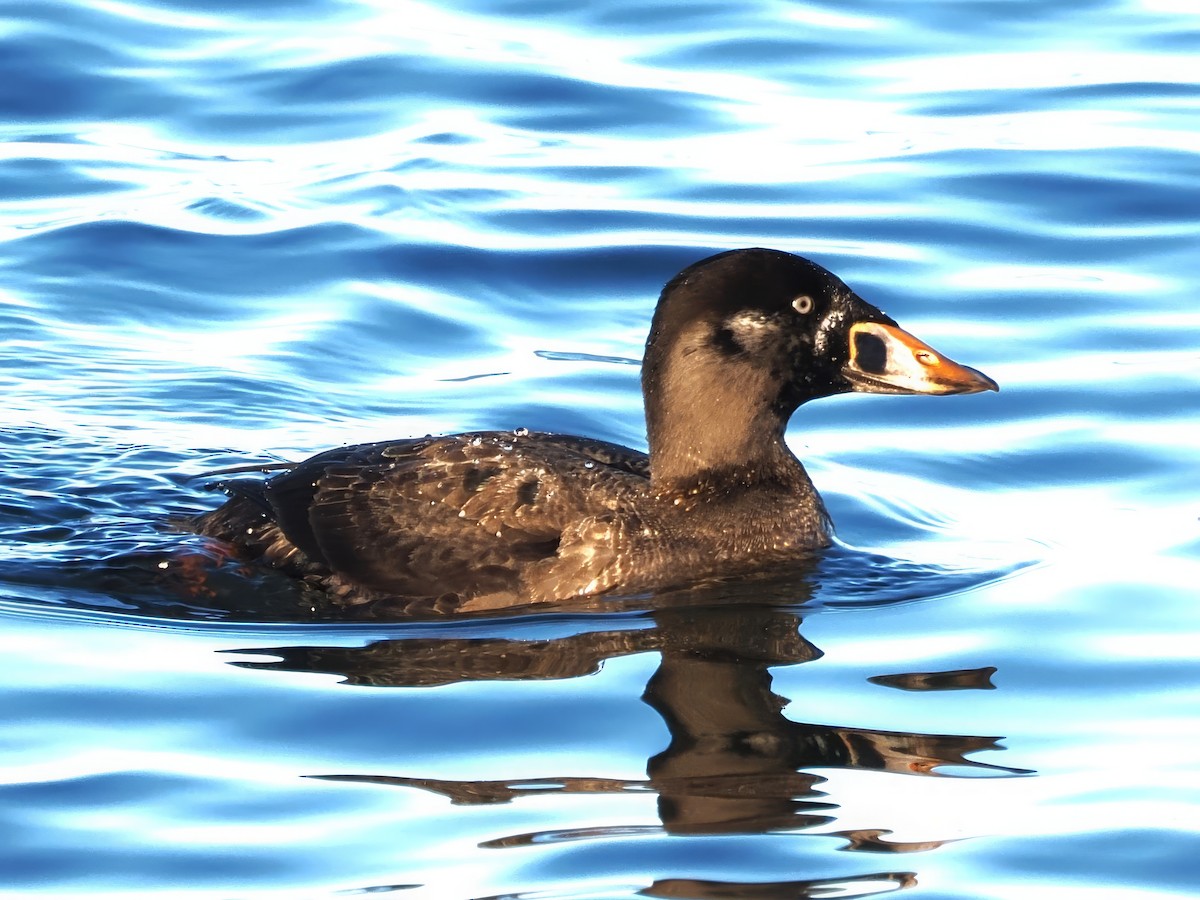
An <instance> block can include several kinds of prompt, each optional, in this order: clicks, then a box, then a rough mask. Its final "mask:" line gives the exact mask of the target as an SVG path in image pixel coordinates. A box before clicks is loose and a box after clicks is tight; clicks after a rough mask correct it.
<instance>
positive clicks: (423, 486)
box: [198, 432, 649, 602]
mask: <svg viewBox="0 0 1200 900" xmlns="http://www.w3.org/2000/svg"><path fill="white" fill-rule="evenodd" d="M648 471H649V466H648V460H647V458H646V456H645V454H642V453H638V452H637V451H634V450H629V449H627V448H624V447H619V446H617V445H614V444H609V443H606V442H603V441H591V440H587V439H582V438H571V437H566V436H560V435H548V434H513V433H509V432H503V433H496V432H490V433H481V434H467V435H456V436H453V437H443V438H423V439H416V440H405V441H394V442H383V443H376V444H364V445H358V446H354V447H345V448H340V449H337V450H331V451H328V452H326V453H322V454H319V455H318V456H314V457H312V458H311V459H309V460H306V461H304V462H302V463H299V464H298V465H296V466H295V467H294V468H293V469H291V470H290V471H288V472H286V473H283V474H281V475H276V476H275V477H273V478H271V479H270V480H269V481H266V482H247V480H244V479H235V480H231V481H229V482H225V483H223V484H222V485H221V487H222V488H223V489H225V490H227V491H228V492H230V493H231V494H233V495H234V497H235V500H234V501H231V504H233V503H234V502H235V501H236V503H237V505H238V506H240V507H242V508H243V509H244V510H245V512H246V513H247V515H246V516H244V517H243V518H249V519H251V520H255V519H256V520H257V521H258V522H260V523H261V525H260V528H259V530H260V534H258V535H257V536H255V535H253V534H252V532H253V531H254V527H253V521H251V523H250V525H248V526H246V527H244V528H243V527H242V521H241V520H238V521H236V522H233V521H228V520H229V519H230V517H229V516H228V514H227V515H226V519H227V521H226V522H223V523H219V524H218V522H217V521H216V519H217V517H218V516H219V515H220V514H221V513H222V510H218V511H215V512H214V513H210V514H209V517H211V518H210V521H209V522H208V523H203V522H202V523H201V524H202V527H200V528H199V529H198V530H200V531H202V532H203V533H205V534H215V536H218V537H226V539H227V540H233V542H234V543H238V544H240V545H241V546H242V547H243V548H244V549H247V550H249V551H250V552H251V553H255V554H259V555H262V556H264V557H266V558H267V559H268V561H270V562H273V563H274V564H276V565H280V566H282V567H284V568H289V569H295V570H297V573H298V574H304V575H311V574H312V572H313V568H314V567H316V568H318V569H323V570H325V571H326V572H328V573H329V574H330V576H331V578H330V582H329V585H328V586H330V587H332V588H336V589H339V590H340V591H341V592H342V593H343V594H353V593H365V594H370V595H380V594H383V595H391V596H399V597H440V596H445V595H449V594H455V595H458V596H460V597H461V598H463V599H466V598H472V597H494V598H504V597H508V596H510V595H511V596H512V597H513V598H516V596H517V595H518V594H519V593H520V587H521V580H522V576H523V574H524V573H525V572H526V571H527V569H528V568H529V567H531V566H533V565H535V564H537V563H539V562H545V561H549V560H552V559H554V558H555V557H556V554H557V553H558V550H559V547H560V545H562V544H563V542H564V541H568V542H571V543H574V542H576V540H577V537H576V536H577V534H578V531H579V528H580V525H581V523H583V522H586V521H589V520H590V519H593V518H594V517H596V516H597V515H599V516H601V517H604V516H607V515H608V514H609V513H610V512H611V511H612V510H613V509H615V508H617V507H619V506H621V505H622V503H623V501H625V500H626V499H628V498H629V497H631V496H634V495H636V494H637V493H638V492H640V491H643V490H644V489H645V486H646V484H647V478H648ZM229 505H230V504H227V506H229ZM223 509H224V508H223ZM203 519H204V517H202V520H203ZM205 524H207V527H204V526H205ZM221 530H225V531H229V532H233V533H232V534H230V535H223V534H220V533H217V532H218V531H221ZM237 532H241V533H237ZM247 537H249V538H251V539H252V540H253V543H254V546H250V545H249V542H248V541H247V539H246V538H247ZM499 602H503V601H499ZM514 602H515V601H514Z"/></svg>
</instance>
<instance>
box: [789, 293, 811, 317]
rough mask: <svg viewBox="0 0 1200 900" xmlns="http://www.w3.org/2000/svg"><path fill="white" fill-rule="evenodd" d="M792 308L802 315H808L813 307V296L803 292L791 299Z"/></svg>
mask: <svg viewBox="0 0 1200 900" xmlns="http://www.w3.org/2000/svg"><path fill="white" fill-rule="evenodd" d="M792 309H794V310H796V312H798V313H800V315H802V316H806V315H808V314H809V313H810V312H812V309H813V298H812V297H810V296H808V294H804V295H802V296H800V297H797V298H796V299H795V300H793V301H792Z"/></svg>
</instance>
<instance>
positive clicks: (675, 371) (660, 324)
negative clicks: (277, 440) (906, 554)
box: [190, 249, 996, 612]
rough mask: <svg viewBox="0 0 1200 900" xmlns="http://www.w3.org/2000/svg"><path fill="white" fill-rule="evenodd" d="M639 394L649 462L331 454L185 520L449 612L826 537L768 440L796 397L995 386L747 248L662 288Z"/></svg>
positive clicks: (604, 453) (821, 514)
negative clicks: (194, 517)
mask: <svg viewBox="0 0 1200 900" xmlns="http://www.w3.org/2000/svg"><path fill="white" fill-rule="evenodd" d="M642 389H643V393H644V395H645V403H646V424H647V432H648V440H649V446H650V453H649V455H646V454H643V453H640V452H638V451H635V450H630V449H627V448H625V447H620V446H617V445H614V444H609V443H605V442H603V441H597V440H591V439H587V438H578V437H569V436H563V435H552V434H538V433H534V434H530V433H527V432H524V431H519V432H514V433H510V432H484V433H478V434H464V435H455V436H452V437H442V438H420V439H413V440H400V441H387V442H383V443H376V444H363V445H358V446H351V447H343V448H339V449H337V450H330V451H328V452H325V453H322V454H319V455H317V456H314V457H313V458H311V459H309V460H306V461H304V462H301V463H298V464H294V465H292V464H288V465H286V466H268V467H265V468H286V469H287V471H285V472H283V473H281V474H278V475H275V476H273V477H271V478H268V479H266V480H258V479H240V478H239V479H232V480H227V481H224V482H221V483H220V485H219V486H220V487H221V488H222V489H224V490H225V491H226V492H228V493H229V494H231V495H232V496H231V499H230V500H229V501H228V502H227V503H226V504H225V505H224V506H223V507H221V508H220V509H218V510H216V511H214V512H210V513H207V514H205V515H202V516H199V517H198V518H196V519H195V520H193V521H192V522H191V523H190V527H191V528H193V529H194V530H196V531H198V532H199V533H201V534H204V535H208V536H211V537H215V538H220V539H222V540H224V541H227V542H229V543H231V544H233V545H234V546H235V547H236V548H237V550H238V551H239V552H240V553H241V554H243V555H245V556H248V557H250V558H261V559H262V560H263V561H265V562H267V563H269V564H270V565H272V566H275V567H277V568H279V569H282V570H284V571H285V572H287V573H289V574H291V575H293V576H295V577H299V578H301V579H303V580H304V581H305V582H306V583H308V584H311V585H313V586H315V587H317V588H319V589H322V590H325V591H327V592H328V593H329V595H330V596H331V597H333V598H334V599H335V600H339V601H342V602H345V603H361V602H367V601H371V600H375V599H378V598H395V599H399V600H401V601H403V602H405V603H406V608H408V609H409V611H417V610H421V611H439V612H442V611H444V612H453V611H465V610H473V609H489V608H498V607H506V606H514V605H520V604H525V603H532V602H539V601H548V600H556V599H557V600H561V599H566V598H569V597H580V596H588V595H593V594H600V593H606V592H621V593H631V592H636V591H642V590H649V589H653V588H660V587H664V586H668V585H672V584H677V583H679V582H681V581H689V582H691V581H697V580H702V579H706V578H712V577H718V576H723V575H730V574H736V573H741V572H747V571H751V570H755V569H761V568H766V567H770V566H771V565H778V564H780V563H786V562H788V561H792V560H795V559H797V558H802V557H803V556H805V555H806V554H807V553H809V552H810V551H812V550H813V549H814V548H818V547H823V546H825V545H827V544H828V542H829V537H828V534H829V522H828V518H827V516H826V513H825V508H824V506H823V504H822V503H821V498H820V497H819V496H818V494H817V492H816V490H815V489H814V488H813V486H812V483H811V482H810V481H809V479H808V475H807V474H806V473H805V471H804V467H803V466H802V465H801V464H800V462H799V461H798V460H797V459H796V458H795V456H793V455H792V453H791V451H790V450H789V449H788V447H787V445H786V443H785V442H784V429H785V427H786V425H787V422H788V419H789V417H790V416H791V415H792V413H793V412H794V411H795V410H796V408H797V407H798V406H800V404H802V403H804V402H805V401H807V400H811V399H814V398H817V397H826V396H830V395H833V394H839V393H844V392H847V391H867V392H872V393H885V394H964V393H975V392H978V391H984V390H995V389H996V384H995V382H993V381H992V380H991V379H990V378H988V377H987V376H985V375H983V374H982V373H980V372H977V371H975V370H974V369H970V368H967V367H965V366H961V365H958V364H957V363H955V362H952V361H951V360H949V359H946V358H945V357H942V356H941V355H940V354H938V353H936V352H935V351H934V350H933V349H931V348H930V347H928V346H926V345H925V344H923V343H921V342H920V341H918V340H917V339H916V338H914V337H912V336H911V335H909V334H907V333H906V332H904V331H902V330H901V329H900V328H898V327H897V325H896V323H895V322H894V321H893V320H892V319H890V318H888V317H887V316H886V315H884V314H883V313H882V312H880V311H879V310H878V309H876V308H875V307H874V306H871V305H870V304H868V303H866V302H865V301H863V300H862V299H860V298H859V297H858V296H857V295H856V294H855V293H854V292H853V291H852V290H850V288H848V287H847V286H846V285H845V284H844V283H843V282H842V281H841V280H839V279H838V278H837V277H836V276H834V275H833V274H831V273H830V272H828V271H826V270H825V269H823V268H821V267H820V266H818V265H816V264H815V263H812V262H809V261H808V260H806V259H802V258H800V257H797V256H792V255H791V254H788V253H782V252H779V251H774V250H761V249H755V250H735V251H730V252H728V253H722V254H718V255H717V256H713V257H710V258H708V259H705V260H702V261H701V262H698V263H696V264H695V265H693V266H690V267H689V268H687V269H684V270H683V271H682V272H680V273H679V274H678V275H677V276H676V277H675V278H673V279H672V280H671V281H670V282H669V283H668V284H667V286H666V287H665V288H664V289H663V292H662V296H661V297H660V299H659V302H658V308H657V309H656V311H655V313H654V320H653V323H652V325H651V329H650V337H649V340H648V341H647V343H646V356H645V361H644V365H643V370H642Z"/></svg>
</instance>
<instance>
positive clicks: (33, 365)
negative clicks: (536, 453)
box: [0, 0, 1200, 900]
mask: <svg viewBox="0 0 1200 900" xmlns="http://www.w3.org/2000/svg"><path fill="white" fill-rule="evenodd" d="M4 15H5V19H4V25H3V28H2V29H0V136H2V139H3V143H0V197H2V198H3V203H2V204H0V273H2V277H0V327H2V332H0V333H2V334H3V343H2V344H0V390H2V392H3V397H4V402H3V403H2V404H0V548H2V549H0V684H3V688H2V689H0V690H2V693H0V710H3V722H4V727H3V729H2V730H0V822H2V827H0V833H2V834H3V835H4V839H3V840H2V841H0V893H3V894H4V895H5V896H21V895H29V896H38V897H83V896H86V897H114V898H115V897H122V898H124V897H165V896H183V895H185V894H186V896H189V897H196V898H209V897H211V898H239V900H241V898H245V900H249V898H284V897H286V898H336V897H344V896H355V895H358V894H365V893H371V894H374V893H379V894H385V895H390V894H395V895H397V896H402V897H406V898H413V900H424V898H436V900H445V898H449V900H468V898H500V897H504V898H522V900H535V898H536V900H551V898H553V900H559V898H563V900H592V898H634V897H660V898H691V900H708V898H743V900H794V898H804V897H863V896H874V895H877V894H881V893H887V892H891V891H898V892H900V893H901V894H902V895H903V896H905V897H911V898H914V900H916V898H921V900H933V898H939V900H963V898H1010V897H1022V898H1025V897H1037V898H1040V897H1056V898H1076V897H1078V898H1084V897H1086V898H1089V900H1090V898H1116V897H1120V898H1156V900H1157V898H1184V897H1188V898H1190V897H1194V896H1196V895H1197V894H1198V893H1200V867H1197V864H1196V848H1197V846H1200V844H1198V839H1200V763H1198V761H1197V753H1196V746H1197V739H1198V738H1200V726H1198V724H1197V710H1198V709H1200V705H1198V702H1197V701H1198V700H1200V690H1198V689H1197V684H1198V683H1200V681H1198V675H1200V665H1198V658H1200V654H1198V653H1197V650H1196V648H1197V646H1200V643H1198V642H1200V611H1198V610H1200V607H1198V605H1197V602H1196V600H1197V594H1196V586H1197V584H1200V478H1198V477H1197V474H1196V457H1197V450H1198V449H1200V426H1198V425H1197V421H1198V417H1200V312H1198V309H1200V307H1197V302H1196V285H1197V283H1198V282H1200V253H1197V245H1198V244H1200V202H1198V201H1197V198H1198V196H1200V194H1198V191H1200V128H1198V127H1197V118H1196V114H1197V108H1198V106H1200V66H1198V65H1197V63H1196V60H1197V57H1198V54H1200V7H1197V6H1196V4H1194V3H1193V2H1191V0H1141V2H1135V0H1128V2H1115V0H1112V2H1110V0H1072V2H1048V0H1042V2H1032V0H1028V2H1026V0H1010V2H1006V3H986V2H969V0H959V2H952V0H942V2H929V3H897V2H888V0H856V2H850V3H839V4H825V3H811V2H810V3H805V2H797V3H784V2H746V3H739V4H725V5H712V4H693V5H683V4H679V3H674V2H666V0H657V2H656V0H641V2H638V3H629V2H618V0H597V2H592V3H588V4H583V5H581V4H578V3H565V2H557V0H544V2H524V3H512V2H488V0H478V2H473V3H461V4H445V5H442V6H437V5H433V4H428V3H417V2H404V3H395V4H392V3H384V2H374V3H372V2H365V0H360V2H331V0H324V2H322V0H309V2H307V3H294V2H293V3H277V2H258V3H253V4H246V5H237V4H217V3H211V4H210V3H204V2H200V0H194V2H190V3H188V2H171V0H130V2H124V0H113V2H107V0H106V2H99V3H98V2H94V0H92V2H87V3H83V2H79V0H59V2H56V3H42V4H31V3H15V4H9V5H8V6H7V7H6V9H5V13H4ZM755 245H760V246H769V247H777V248H780V249H785V250H791V251H794V252H799V253H802V254H804V255H807V256H811V257H813V258H815V259H817V260H818V261H819V262H821V263H823V264H824V265H826V266H828V267H829V268H831V269H833V270H834V271H835V272H837V273H838V274H839V275H841V276H842V277H843V278H844V279H845V280H846V281H848V282H849V283H850V284H851V285H853V286H854V287H855V288H856V289H857V290H858V291H859V292H860V293H861V294H862V295H863V296H864V297H866V298H867V299H869V300H871V301H873V302H875V303H877V304H878V305H880V306H882V307H884V308H885V309H887V311H888V312H889V313H890V314H892V315H893V316H895V317H896V318H897V319H898V320H899V321H901V322H902V324H904V325H905V326H906V327H908V328H910V329H911V330H912V331H913V332H915V333H917V334H918V335H920V336H921V337H922V338H923V339H925V340H928V341H929V342H930V343H932V344H933V345H934V346H936V347H938V348H939V349H942V350H944V351H945V352H947V353H949V354H950V355H952V356H954V357H955V358H957V359H960V360H962V361H963V362H966V363H969V364H971V365H973V366H977V367H979V368H980V369H982V370H984V371H985V372H987V373H988V374H989V375H991V376H993V377H994V378H996V380H997V381H999V382H1000V384H1001V385H1002V392H1001V393H1000V394H998V395H991V394H989V395H986V396H976V397H964V398H950V399H944V400H933V399H930V398H900V397H864V396H854V397H842V398H836V399H832V400H827V401H820V402H817V403H814V404H811V405H810V406H808V407H806V408H804V409H803V410H801V412H800V413H799V415H797V417H796V418H795V420H794V422H793V424H792V428H791V430H790V431H789V441H790V443H791V445H792V447H793V448H794V449H795V450H796V452H797V453H798V454H799V455H800V456H801V457H802V458H803V459H804V460H805V462H806V464H807V465H808V467H809V470H810V472H811V474H812V476H813V479H814V481H815V482H816V483H817V485H818V487H819V488H820V489H821V491H822V493H823V495H824V496H825V498H826V501H827V504H828V506H829V508H830V511H831V513H832V514H833V517H834V519H835V521H836V523H837V526H838V534H839V538H840V541H841V544H840V545H839V546H838V547H837V548H835V549H834V550H833V551H831V552H830V553H829V554H828V555H827V557H826V558H825V559H823V560H822V561H821V563H820V565H819V567H818V568H817V569H816V571H814V572H813V573H812V574H811V575H810V576H808V577H807V578H804V579H796V580H793V581H791V582H787V583H783V584H779V583H767V584H764V583H761V582H755V581H750V582H748V583H746V584H740V585H738V584H732V585H728V586H726V587H725V588H723V589H721V590H717V591H713V590H709V591H707V592H688V591H683V592H678V593H676V594H673V595H670V596H667V597H660V598H646V597H641V598H636V597H635V598H627V599H625V600H620V601H616V600H615V601H613V602H612V603H611V605H609V606H605V607H602V608H600V609H591V610H578V609H576V610H571V609H561V610H549V611H543V612H540V613H538V614H528V613H526V614H521V615H510V616H500V617H488V618H476V619H469V620H461V621H440V622H382V621H375V622H338V621H330V620H329V616H328V615H324V614H323V613H322V611H321V610H313V609H311V608H308V607H305V606H303V605H302V604H300V603H299V602H298V601H297V599H296V597H295V595H294V594H293V593H292V592H291V591H290V589H289V587H288V586H287V585H284V584H279V583H277V582H274V581H272V580H271V579H269V578H263V577H260V576H257V575H254V574H251V573H246V572H242V571H238V570H237V568H236V567H235V566H228V567H226V568H225V569H224V570H222V571H221V572H219V573H217V574H216V575H215V576H214V579H213V584H214V585H215V587H214V589H213V591H212V594H211V596H199V597H197V596H195V595H194V593H188V592H186V591H182V590H181V589H180V580H181V579H183V581H184V582H185V583H186V581H187V570H186V566H187V565H188V560H189V559H195V553H196V551H197V549H199V548H198V544H197V539H195V538H192V537H189V536H186V535H180V534H177V533H175V532H173V531H171V530H170V529H169V528H166V527H164V524H163V523H164V520H165V519H166V517H168V516H171V515H178V514H180V513H186V512H195V511H199V510H202V509H206V508H211V507H212V506H213V505H214V504H215V503H216V502H218V498H216V497H214V496H212V495H210V494H207V493H206V492H205V491H204V490H203V482H202V481H201V480H196V479H194V478H193V477H192V476H194V475H196V474H197V473H200V472H203V471H206V470H210V469H213V468H216V467H220V466H228V465H237V464H242V463H247V462H254V461H259V460H263V459H277V458H283V459H287V458H297V457H301V456H303V455H307V454H309V453H312V452H315V451H316V450H319V449H323V448H325V447H329V446H336V445H338V444H340V443H346V442H357V441H366V440H372V439H382V438H387V437H400V436H405V435H421V434H426V433H441V432H454V431H461V430H467V429H473V428H517V427H527V428H531V429H546V430H554V431H567V432H577V433H585V434H590V435H594V436H596V437H599V438H603V439H606V440H612V441H618V442H621V443H627V444H631V445H634V446H639V447H640V446H644V436H643V423H642V419H641V399H640V394H639V388H638V369H637V361H638V360H639V359H640V356H641V345H642V342H643V341H644V337H645V330H646V327H647V323H648V320H649V315H650V312H651V310H652V307H653V303H654V299H655V297H656V295H657V292H658V289H659V288H660V286H661V285H662V283H663V282H664V281H665V280H666V279H667V278H669V277H670V276H671V275H672V274H674V272H675V271H677V270H678V269H679V268H680V267H682V266H683V265H686V264H687V263H690V262H692V261H694V260H697V259H699V258H701V257H702V256H705V255H707V254H709V253H712V252H715V251H717V250H721V249H726V248H732V247H739V246H755ZM218 576H219V577H218Z"/></svg>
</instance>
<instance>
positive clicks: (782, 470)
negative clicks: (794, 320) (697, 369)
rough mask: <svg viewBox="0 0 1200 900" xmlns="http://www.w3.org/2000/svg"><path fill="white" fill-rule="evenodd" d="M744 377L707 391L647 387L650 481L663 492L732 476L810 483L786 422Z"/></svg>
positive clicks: (661, 384) (663, 384) (665, 382)
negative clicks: (788, 439)
mask: <svg viewBox="0 0 1200 900" xmlns="http://www.w3.org/2000/svg"><path fill="white" fill-rule="evenodd" d="M744 382H745V378H740V379H733V380H726V381H717V382H711V381H710V382H708V383H706V385H705V389H704V391H702V392H701V391H695V390H688V389H687V385H680V384H677V383H674V382H673V380H672V379H671V378H670V377H667V378H663V379H661V380H659V381H658V383H657V384H656V385H654V386H653V387H647V389H646V391H645V394H646V430H647V437H648V439H649V443H650V480H651V482H652V484H653V485H654V487H655V488H656V489H658V490H667V491H669V490H671V489H672V487H687V486H691V485H695V484H697V483H701V482H706V481H713V480H716V481H719V480H720V479H721V477H722V476H723V475H724V477H727V478H728V477H733V478H735V479H736V480H737V481H739V482H741V483H743V484H746V483H753V482H762V483H778V484H783V485H789V484H792V483H795V482H798V481H805V482H807V477H806V476H805V474H804V469H803V467H802V466H801V465H800V463H799V461H798V460H797V459H796V457H795V456H793V455H792V452H791V451H790V450H789V449H788V447H787V444H786V443H785V442H784V439H783V432H784V427H785V426H786V424H787V423H786V420H785V419H783V418H782V417H781V416H780V415H779V414H778V413H777V412H776V411H775V410H773V409H772V408H771V407H770V406H769V405H768V404H766V403H763V402H757V403H756V402H755V399H756V398H758V397H761V396H763V391H762V386H761V385H751V384H746V383H744Z"/></svg>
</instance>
